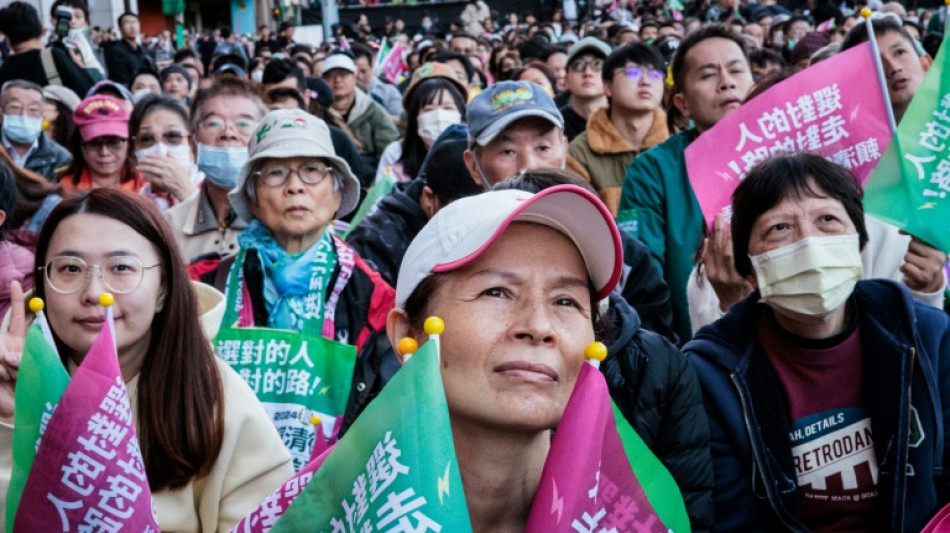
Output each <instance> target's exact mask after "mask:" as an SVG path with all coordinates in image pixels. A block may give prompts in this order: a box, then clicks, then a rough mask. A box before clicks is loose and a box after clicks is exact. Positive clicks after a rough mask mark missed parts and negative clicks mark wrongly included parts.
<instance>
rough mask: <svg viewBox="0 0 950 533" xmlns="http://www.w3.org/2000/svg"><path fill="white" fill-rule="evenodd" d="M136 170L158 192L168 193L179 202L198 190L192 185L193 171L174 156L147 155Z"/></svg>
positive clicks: (139, 162)
mask: <svg viewBox="0 0 950 533" xmlns="http://www.w3.org/2000/svg"><path fill="white" fill-rule="evenodd" d="M136 169H137V170H139V171H140V172H141V173H142V175H143V176H144V177H145V179H146V180H148V182H149V183H151V184H152V187H154V189H155V191H156V192H167V193H169V194H171V195H172V196H174V197H175V198H176V199H178V201H179V202H180V201H182V200H184V199H185V198H188V197H189V196H191V195H192V194H193V193H194V192H195V191H197V190H198V189H197V188H196V187H195V186H194V184H193V183H191V169H190V168H187V167H186V166H185V165H184V164H183V163H181V162H180V161H178V160H177V159H175V158H174V157H172V156H169V155H159V154H152V155H147V156H145V157H143V158H142V159H141V160H139V161H138V163H137V165H136Z"/></svg>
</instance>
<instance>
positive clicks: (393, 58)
mask: <svg viewBox="0 0 950 533" xmlns="http://www.w3.org/2000/svg"><path fill="white" fill-rule="evenodd" d="M402 53H403V48H402V45H401V44H397V45H396V46H393V48H392V50H390V51H389V55H387V56H386V58H385V59H384V60H383V64H382V70H383V76H384V77H385V78H386V79H387V80H389V81H390V82H391V83H399V82H400V81H402V80H403V79H404V78H405V75H406V72H407V71H408V67H407V66H406V62H405V61H403V59H402Z"/></svg>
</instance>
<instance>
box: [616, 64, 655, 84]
mask: <svg viewBox="0 0 950 533" xmlns="http://www.w3.org/2000/svg"><path fill="white" fill-rule="evenodd" d="M624 74H626V76H627V79H628V80H630V81H632V82H637V83H638V82H639V81H640V80H642V79H643V76H644V75H646V78H647V80H649V81H660V80H662V79H663V71H661V70H657V69H655V68H646V67H637V66H630V67H627V68H626V69H624Z"/></svg>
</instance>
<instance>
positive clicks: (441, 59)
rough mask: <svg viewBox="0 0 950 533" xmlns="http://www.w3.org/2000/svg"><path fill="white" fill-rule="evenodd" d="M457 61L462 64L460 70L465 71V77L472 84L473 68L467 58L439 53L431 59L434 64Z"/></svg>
mask: <svg viewBox="0 0 950 533" xmlns="http://www.w3.org/2000/svg"><path fill="white" fill-rule="evenodd" d="M453 59H454V60H455V61H458V62H459V63H461V64H462V69H463V70H465V77H466V78H467V79H468V81H469V83H471V82H472V76H474V75H475V66H474V65H472V62H471V61H469V60H468V58H467V57H465V56H463V55H462V54H453V53H452V52H439V53H438V54H436V55H435V57H433V58H432V61H435V62H436V63H448V62H449V61H452V60H453Z"/></svg>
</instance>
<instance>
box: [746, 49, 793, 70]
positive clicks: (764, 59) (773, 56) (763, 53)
mask: <svg viewBox="0 0 950 533" xmlns="http://www.w3.org/2000/svg"><path fill="white" fill-rule="evenodd" d="M769 63H775V64H776V65H779V66H781V67H786V66H788V62H787V61H785V58H784V57H782V54H779V53H778V52H776V51H775V50H772V49H771V48H765V47H760V48H756V49H755V50H752V51H751V52H749V64H750V65H755V66H757V67H761V68H764V67H766V66H767V65H768V64H769Z"/></svg>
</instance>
